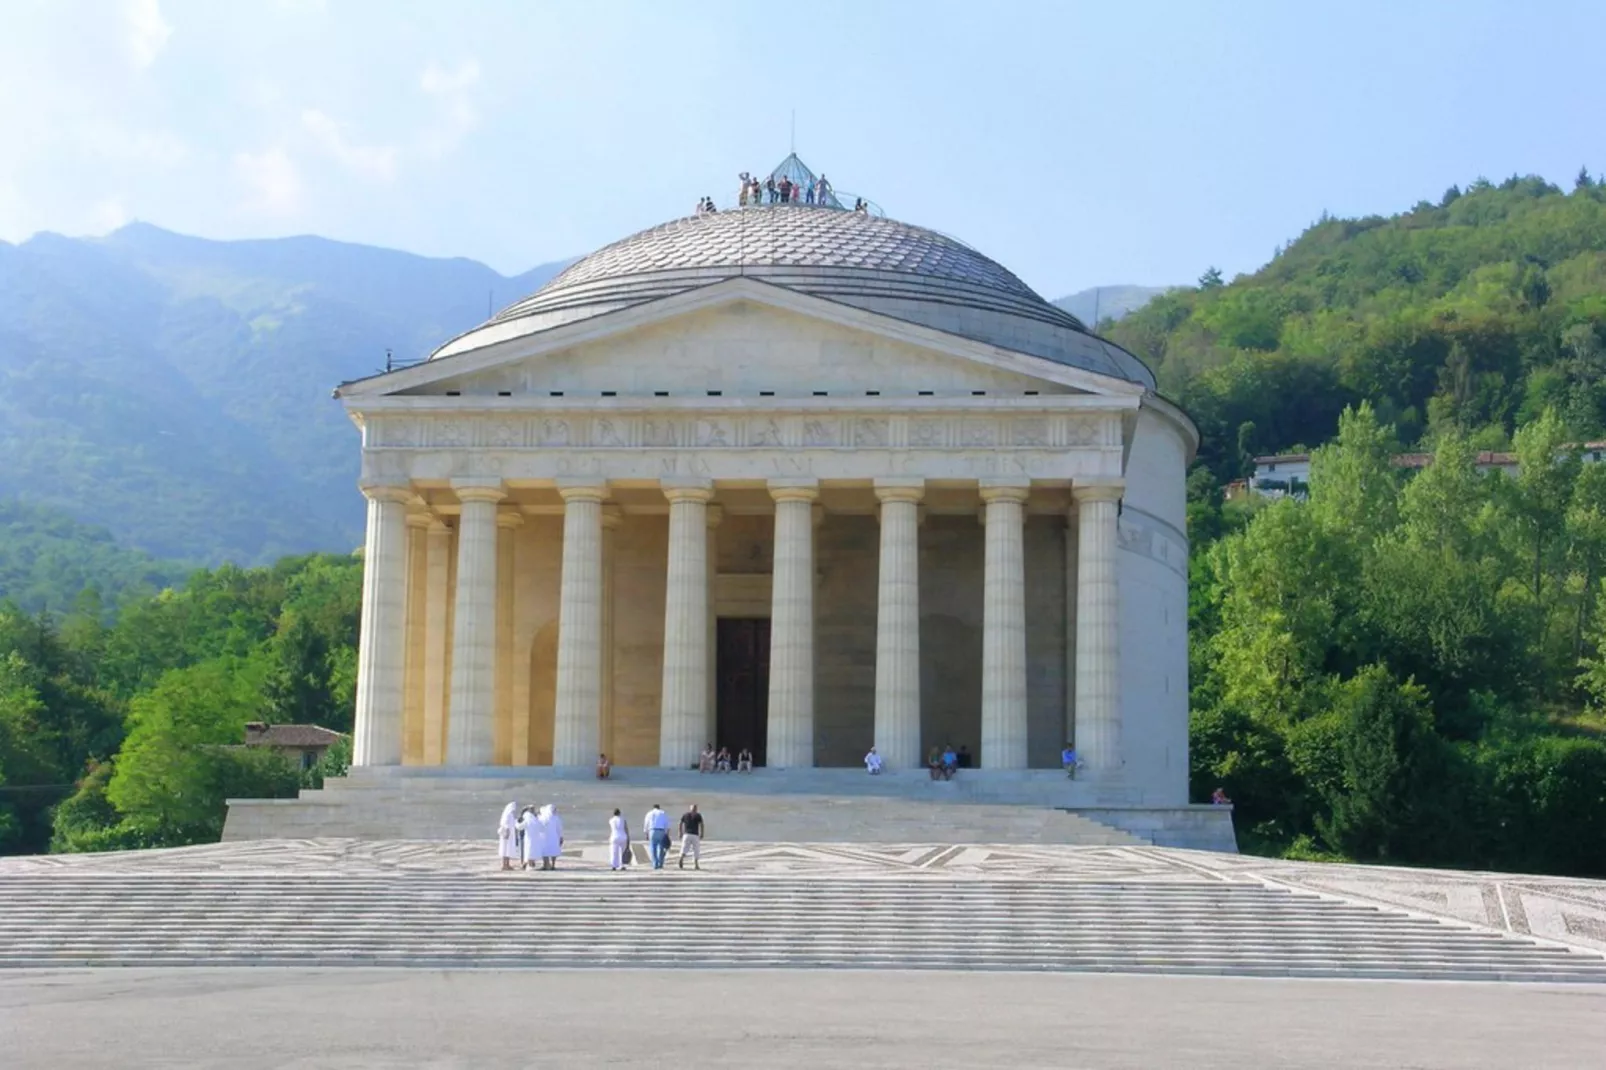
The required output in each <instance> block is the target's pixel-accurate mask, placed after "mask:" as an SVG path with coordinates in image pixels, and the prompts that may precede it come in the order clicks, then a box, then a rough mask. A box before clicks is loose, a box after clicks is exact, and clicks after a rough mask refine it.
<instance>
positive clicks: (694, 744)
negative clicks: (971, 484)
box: [353, 479, 1122, 777]
mask: <svg viewBox="0 0 1606 1070" xmlns="http://www.w3.org/2000/svg"><path fill="white" fill-rule="evenodd" d="M662 489H663V493H664V496H665V497H666V498H667V499H668V501H669V552H668V561H667V589H666V597H665V600H664V660H663V681H662V692H661V702H662V706H661V713H660V720H659V747H658V750H659V763H660V764H661V765H663V766H665V767H669V768H685V767H687V766H690V765H692V764H693V763H695V762H696V760H697V756H698V754H699V752H700V751H701V749H702V745H703V743H704V741H705V740H707V739H708V738H709V731H710V725H711V719H712V700H713V694H714V687H713V683H714V680H713V675H714V674H713V666H714V649H713V642H714V629H713V623H712V617H713V609H714V607H713V599H712V588H713V572H714V565H713V555H712V540H711V539H710V533H711V531H712V529H713V528H714V527H715V525H717V524H718V522H719V515H720V514H719V506H717V505H712V504H711V501H712V499H713V497H714V484H713V481H712V480H707V479H688V480H678V481H665V482H664V483H663V484H662ZM453 490H454V491H455V493H456V495H457V498H458V500H459V502H461V514H460V518H459V528H458V539H457V557H456V560H455V562H454V561H452V560H450V559H449V548H450V546H451V542H450V538H449V535H450V533H449V531H448V529H447V528H446V526H445V525H444V524H443V523H441V522H440V521H439V520H438V519H432V518H427V517H422V516H418V515H410V514H409V513H408V512H407V503H408V501H409V500H411V498H412V492H411V490H410V489H409V488H406V487H400V486H391V485H374V486H365V487H364V488H363V493H364V494H365V495H366V496H367V498H368V529H367V540H366V543H365V550H364V552H365V565H364V572H363V605H362V624H361V627H362V632H361V637H360V641H359V649H358V666H357V703H356V731H355V737H354V745H353V762H354V764H357V765H398V764H400V763H401V760H402V752H403V744H404V740H403V736H402V724H403V702H404V701H411V698H410V696H412V695H419V694H420V693H421V698H420V699H418V700H417V701H421V703H422V705H423V708H422V710H420V711H418V712H419V714H420V715H421V716H420V719H421V721H422V723H423V726H424V736H425V738H424V740H423V746H422V747H421V753H422V754H423V756H424V760H425V762H426V763H428V764H444V765H453V766H478V765H489V764H492V763H493V761H494V760H495V759H496V756H497V755H498V754H504V755H505V754H509V753H511V752H515V751H516V750H517V748H516V746H514V745H513V744H512V743H511V741H500V740H498V739H497V738H496V723H497V718H496V716H495V711H496V709H497V707H498V703H499V701H505V699H504V698H503V696H505V694H506V692H505V689H506V688H507V687H508V686H509V685H508V683H507V679H508V677H507V670H508V668H509V666H510V662H511V660H512V639H511V635H512V624H511V620H512V613H511V602H512V599H511V590H510V589H508V587H510V586H511V579H510V577H511V575H512V571H513V570H512V567H511V555H512V534H513V528H514V527H515V526H516V525H517V524H518V523H519V518H518V517H517V516H516V515H512V514H506V513H502V514H499V512H498V508H497V507H498V503H499V502H500V501H502V499H503V498H505V496H506V491H505V490H504V489H503V487H502V486H501V485H500V484H499V483H496V482H485V481H454V483H453ZM819 490H820V486H819V481H818V480H816V479H784V480H772V481H770V483H769V493H770V497H771V498H772V499H773V500H774V503H775V546H774V572H773V576H772V580H771V599H772V608H771V625H770V626H771V634H770V667H769V679H770V690H769V713H768V717H769V722H768V735H767V750H768V764H769V765H771V766H777V767H804V766H810V765H812V764H813V755H814V660H815V659H814V634H815V609H814V571H815V570H814V515H813V511H814V504H815V502H816V500H817V499H818V497H819ZM1030 490H1031V488H1030V485H1029V484H1027V483H1024V482H1009V481H994V480H982V481H981V485H980V491H981V498H982V501H983V503H984V512H983V520H984V523H985V526H986V538H985V547H986V549H985V565H984V579H983V623H982V632H983V635H982V688H981V702H982V709H981V754H980V758H981V765H982V767H983V768H986V769H1024V768H1026V765H1027V730H1026V728H1027V707H1026V696H1027V680H1026V609H1025V607H1026V583H1027V582H1028V578H1027V576H1026V572H1025V539H1024V525H1025V518H1026V503H1027V498H1028V496H1029V494H1030ZM558 492H559V494H560V495H561V497H562V499H563V547H562V575H561V580H560V586H559V592H560V593H559V607H558V649H557V681H556V685H557V686H556V690H557V698H556V707H555V713H554V724H553V749H552V755H553V758H552V760H553V764H554V765H562V766H584V765H589V764H591V763H592V762H593V761H594V760H595V758H596V756H597V753H598V751H599V749H600V741H601V739H602V738H603V734H604V732H605V728H604V725H605V723H606V719H607V718H609V717H610V716H611V712H612V711H611V710H609V709H607V708H606V703H607V701H608V692H609V690H610V689H608V688H606V687H604V686H603V682H604V680H605V679H607V678H609V674H610V673H611V671H612V667H611V664H610V660H611V651H610V650H609V649H608V646H609V645H610V644H607V643H605V642H604V636H605V635H607V634H608V633H609V631H610V629H609V626H608V621H607V615H608V614H609V613H610V612H611V602H612V598H611V596H610V595H611V592H610V590H609V587H610V582H609V579H608V575H609V573H608V570H605V569H604V560H605V554H606V548H605V543H606V541H607V540H608V539H609V538H610V535H609V533H610V532H611V530H612V529H613V527H614V526H616V525H617V523H618V521H619V514H618V510H617V508H616V507H614V506H612V505H609V504H607V498H608V488H607V485H606V484H605V483H602V482H590V481H584V482H581V481H575V482H564V483H560V485H559V487H558ZM875 493H876V497H877V498H878V500H879V503H880V511H881V530H880V572H879V578H878V594H877V617H876V665H875V669H876V671H875V742H876V746H877V748H878V749H879V751H880V753H881V754H882V756H883V759H884V760H885V761H886V762H887V764H888V765H889V766H891V767H892V768H913V767H916V766H918V765H920V764H921V758H922V756H921V753H920V709H921V703H920V627H919V620H920V575H919V560H920V553H919V542H918V531H919V519H918V518H919V507H920V502H921V500H922V498H923V496H924V483H923V481H921V480H918V479H885V480H877V481H876V482H875ZM1120 495H1121V488H1120V486H1119V484H1107V485H1106V484H1100V485H1088V486H1080V485H1079V486H1076V487H1073V496H1074V499H1075V503H1076V505H1075V508H1074V509H1073V511H1072V513H1071V515H1070V516H1069V517H1068V518H1067V520H1068V522H1069V523H1071V524H1072V525H1074V526H1073V533H1074V536H1075V537H1074V539H1071V540H1068V545H1074V554H1075V562H1076V575H1077V580H1076V588H1075V618H1074V633H1075V634H1074V674H1073V676H1074V710H1075V715H1074V717H1075V729H1074V730H1075V735H1076V740H1077V746H1078V749H1079V752H1080V755H1081V757H1082V760H1083V761H1084V763H1085V764H1086V766H1087V768H1088V770H1089V771H1090V772H1091V773H1092V774H1094V775H1097V776H1104V777H1108V776H1112V775H1115V774H1116V773H1117V772H1118V771H1119V768H1120V766H1121V764H1122V746H1121V696H1120V664H1119V656H1120V644H1119V620H1120V600H1119V591H1118V588H1117V582H1116V558H1115V552H1116V546H1117V539H1116V523H1117V505H1118V502H1119V500H1120ZM409 525H415V531H416V532H417V535H416V537H415V539H414V540H410V539H409V538H408V527H409ZM410 547H411V549H410ZM499 559H500V567H499ZM454 570H455V575H456V598H455V600H453V602H452V603H451V604H450V605H448V600H447V598H446V591H447V590H448V589H449V584H450V582H451V574H452V572H453V571H454ZM499 575H500V576H503V577H509V579H508V580H507V581H506V583H507V587H504V588H503V589H501V590H499V587H498V576H499ZM420 586H422V587H423V588H424V590H422V591H420V590H418V588H419V587H420ZM410 614H412V615H414V617H415V619H418V617H419V616H422V619H423V620H424V627H423V635H424V647H425V656H424V657H423V658H422V659H421V660H422V664H421V665H416V666H415V665H412V664H410V663H408V662H407V659H406V658H405V656H404V649H405V646H406V633H407V621H408V617H409V615H410ZM448 635H450V636H451V639H452V642H451V646H450V648H449V649H447V648H446V647H445V644H446V638H447V636H448ZM408 673H413V674H416V675H417V677H418V679H417V680H416V681H414V683H416V684H417V685H418V686H408V684H409V682H408V681H406V680H404V676H405V675H406V674H408ZM443 685H447V686H443ZM448 693H449V695H450V717H449V718H447V717H446V711H445V708H444V703H445V698H446V695H447V694H448ZM1069 719H1070V713H1069V711H1068V712H1067V720H1068V721H1069ZM443 721H444V722H446V723H448V724H449V733H443V732H441V725H442V723H443ZM1070 731H1071V726H1070V725H1069V723H1068V724H1067V733H1068V734H1069V733H1070Z"/></svg>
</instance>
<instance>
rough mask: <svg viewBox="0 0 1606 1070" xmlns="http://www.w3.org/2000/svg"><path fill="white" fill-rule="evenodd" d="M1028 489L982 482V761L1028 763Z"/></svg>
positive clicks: (1008, 765)
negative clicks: (984, 547) (984, 540)
mask: <svg viewBox="0 0 1606 1070" xmlns="http://www.w3.org/2000/svg"><path fill="white" fill-rule="evenodd" d="M1027 492H1028V488H1027V487H1025V486H1020V485H990V484H987V483H985V482H984V483H983V484H982V488H981V497H982V501H984V502H986V503H987V512H986V524H987V558H986V576H985V579H984V581H983V584H984V586H983V596H982V598H983V600H982V646H981V764H982V767H983V768H984V769H1025V768H1026V571H1025V557H1026V548H1025V530H1024V524H1025V518H1026V497H1027Z"/></svg>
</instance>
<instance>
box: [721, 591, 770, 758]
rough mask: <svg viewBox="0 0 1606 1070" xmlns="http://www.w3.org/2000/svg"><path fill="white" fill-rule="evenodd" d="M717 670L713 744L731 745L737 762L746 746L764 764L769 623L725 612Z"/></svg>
mask: <svg viewBox="0 0 1606 1070" xmlns="http://www.w3.org/2000/svg"><path fill="white" fill-rule="evenodd" d="M717 651H718V655H717V658H716V660H715V663H714V671H715V674H716V675H717V676H718V679H719V686H718V689H717V691H716V695H717V702H716V704H715V707H714V712H715V730H716V731H717V732H718V733H719V738H718V739H717V740H715V741H714V746H716V747H725V748H728V749H729V750H730V752H731V763H732V766H733V767H734V765H735V761H736V756H737V755H738V754H740V753H741V751H742V748H744V747H745V748H747V749H748V750H750V751H752V752H753V764H754V765H763V764H764V732H765V727H766V723H767V718H768V714H769V706H770V622H769V621H768V620H753V619H747V618H733V617H721V618H720V619H719V622H718V647H717Z"/></svg>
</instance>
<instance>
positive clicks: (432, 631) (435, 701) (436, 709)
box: [423, 517, 452, 765]
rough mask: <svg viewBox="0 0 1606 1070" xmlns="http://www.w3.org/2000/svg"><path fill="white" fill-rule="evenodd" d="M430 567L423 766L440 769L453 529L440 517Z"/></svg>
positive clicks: (432, 528) (433, 525)
mask: <svg viewBox="0 0 1606 1070" xmlns="http://www.w3.org/2000/svg"><path fill="white" fill-rule="evenodd" d="M425 541H426V543H427V546H428V557H429V561H428V564H427V565H426V566H425V587H426V590H425V593H424V598H425V602H426V610H425V620H424V751H423V754H424V764H425V765H441V764H442V763H443V762H444V761H445V758H446V718H447V709H446V702H447V699H448V698H449V697H450V691H449V690H448V689H449V686H450V684H451V681H450V680H448V679H447V678H446V666H447V663H448V659H447V645H446V644H447V641H448V640H449V639H450V634H449V632H448V627H447V622H448V619H449V615H450V610H451V607H450V605H449V604H448V601H447V596H448V592H449V591H450V590H451V575H452V558H451V554H452V529H451V528H449V527H447V526H446V522H445V521H443V520H441V519H440V518H439V517H436V518H434V519H432V520H431V521H430V522H429V529H428V533H427V535H426V536H425Z"/></svg>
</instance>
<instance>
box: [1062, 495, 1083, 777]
mask: <svg viewBox="0 0 1606 1070" xmlns="http://www.w3.org/2000/svg"><path fill="white" fill-rule="evenodd" d="M1081 522H1082V521H1081V516H1080V515H1079V514H1078V513H1077V510H1076V503H1075V501H1074V500H1073V501H1072V503H1071V507H1070V509H1069V510H1067V511H1066V513H1065V742H1067V743H1072V742H1075V743H1077V744H1078V745H1080V742H1081V741H1080V740H1078V739H1077V737H1076V597H1077V595H1076V590H1077V584H1076V571H1077V544H1078V542H1079V541H1080V540H1079V538H1078V531H1077V529H1078V525H1080V524H1081Z"/></svg>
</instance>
